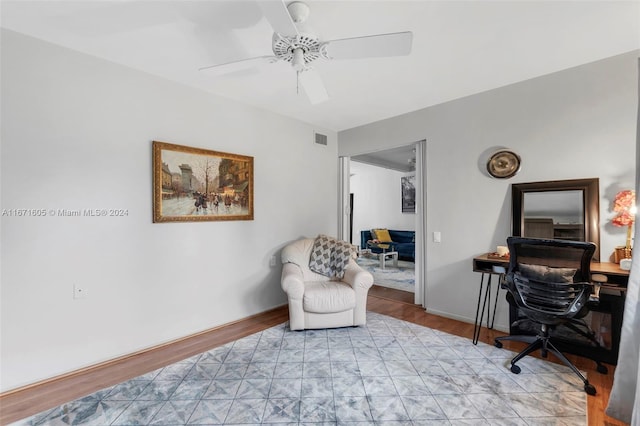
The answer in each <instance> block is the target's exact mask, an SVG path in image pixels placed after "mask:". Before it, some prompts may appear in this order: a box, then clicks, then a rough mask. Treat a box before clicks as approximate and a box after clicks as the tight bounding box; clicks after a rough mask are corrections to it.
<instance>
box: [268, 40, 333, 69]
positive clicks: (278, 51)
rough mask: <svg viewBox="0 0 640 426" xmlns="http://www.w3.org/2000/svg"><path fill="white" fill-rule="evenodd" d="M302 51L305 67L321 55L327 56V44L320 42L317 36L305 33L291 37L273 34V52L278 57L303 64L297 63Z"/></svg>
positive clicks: (295, 63)
mask: <svg viewBox="0 0 640 426" xmlns="http://www.w3.org/2000/svg"><path fill="white" fill-rule="evenodd" d="M300 51H301V52H302V58H303V59H304V67H306V65H307V64H309V63H311V62H313V61H315V60H316V59H318V58H320V57H323V58H325V59H326V58H327V54H326V44H325V43H320V41H319V40H318V38H317V37H313V36H309V35H304V34H303V35H296V36H291V37H289V36H283V35H280V34H278V33H274V34H273V53H274V55H276V57H277V58H278V59H281V60H283V61H286V62H290V63H292V64H294V65H302V64H299V63H297V62H298V61H299V59H297V58H299V55H300Z"/></svg>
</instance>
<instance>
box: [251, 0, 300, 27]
mask: <svg viewBox="0 0 640 426" xmlns="http://www.w3.org/2000/svg"><path fill="white" fill-rule="evenodd" d="M258 4H259V5H260V8H261V9H262V12H263V13H264V16H265V18H267V21H269V23H270V24H271V27H273V31H275V32H276V33H278V34H282V35H287V36H294V35H298V29H297V28H296V25H295V23H294V22H293V19H291V15H290V14H289V11H288V10H287V5H286V4H285V3H284V1H283V0H258Z"/></svg>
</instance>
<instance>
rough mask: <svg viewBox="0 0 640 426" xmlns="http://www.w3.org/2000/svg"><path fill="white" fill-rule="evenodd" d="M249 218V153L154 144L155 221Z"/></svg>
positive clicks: (251, 206)
mask: <svg viewBox="0 0 640 426" xmlns="http://www.w3.org/2000/svg"><path fill="white" fill-rule="evenodd" d="M216 220H253V157H248V156H245V155H238V154H229V153H225V152H217V151H210V150H206V149H200V148H191V147H188V146H183V145H175V144H170V143H166V142H158V141H154V142H153V221H154V222H192V221H216Z"/></svg>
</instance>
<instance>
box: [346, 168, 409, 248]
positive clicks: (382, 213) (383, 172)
mask: <svg viewBox="0 0 640 426" xmlns="http://www.w3.org/2000/svg"><path fill="white" fill-rule="evenodd" d="M350 168H351V170H350V172H351V180H350V189H351V193H352V194H353V244H360V231H362V230H363V229H366V230H369V229H373V228H387V229H397V230H401V231H413V230H415V217H416V215H415V214H414V213H402V186H401V183H400V182H401V178H402V177H403V176H408V175H409V174H410V173H403V172H399V171H396V170H391V169H386V168H383V167H376V166H371V165H369V164H364V163H358V162H355V161H352V162H351V167H350Z"/></svg>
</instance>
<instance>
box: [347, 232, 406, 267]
mask: <svg viewBox="0 0 640 426" xmlns="http://www.w3.org/2000/svg"><path fill="white" fill-rule="evenodd" d="M415 234H416V232H415V231H396V230H393V229H389V235H390V236H391V239H392V240H393V242H392V243H389V244H390V245H391V249H392V250H393V251H397V252H398V258H400V259H403V260H409V261H411V262H415V260H416V243H415ZM369 240H373V237H372V236H371V231H369V230H366V231H360V248H361V249H366V248H368V247H367V241H369ZM371 251H372V252H373V253H381V252H382V250H381V249H377V248H372V249H371Z"/></svg>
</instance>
